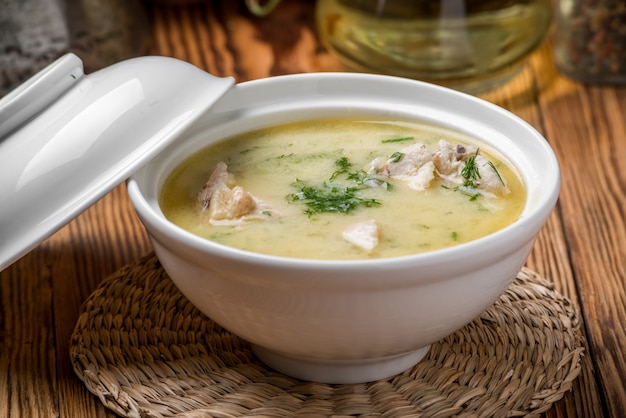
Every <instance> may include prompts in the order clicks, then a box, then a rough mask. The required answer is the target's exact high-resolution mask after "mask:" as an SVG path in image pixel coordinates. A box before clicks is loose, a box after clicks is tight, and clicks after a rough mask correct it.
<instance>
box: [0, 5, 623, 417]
mask: <svg viewBox="0 0 626 418" xmlns="http://www.w3.org/2000/svg"><path fill="white" fill-rule="evenodd" d="M312 12H313V2H312V1H300V0H298V1H294V0H287V1H285V2H284V3H283V4H282V5H281V6H279V8H278V9H276V10H275V12H274V13H273V14H272V15H270V16H269V17H267V18H264V19H259V18H254V17H252V16H251V15H250V14H249V13H247V11H246V9H245V7H244V6H243V4H242V3H240V2H236V1H224V2H205V3H201V4H199V5H190V6H184V7H170V6H167V5H162V4H161V5H159V4H153V5H152V6H151V7H149V9H148V16H149V20H150V23H151V29H150V30H151V33H150V38H151V46H150V51H149V53H151V54H158V55H166V56H172V57H177V58H181V59H183V60H186V61H189V62H191V63H193V64H195V65H197V66H198V67H200V68H203V69H205V70H207V71H209V72H211V73H213V74H215V75H220V76H225V75H232V76H234V77H235V78H236V79H237V81H245V80H251V79H257V78H262V77H269V76H274V75H279V74H289V73H300V72H311V71H330V70H342V67H341V66H340V65H339V64H338V62H337V61H336V59H335V58H334V57H333V56H332V55H330V54H328V53H327V52H326V51H325V50H324V49H323V48H321V47H320V45H319V43H318V39H317V38H316V33H315V28H314V24H313V13H312ZM551 57H552V55H551V46H550V43H549V42H548V43H547V44H546V45H545V46H544V47H542V48H541V49H540V50H539V51H537V52H536V53H535V54H534V55H533V56H532V59H531V61H530V63H529V64H528V65H527V67H526V68H525V69H524V70H523V72H522V73H521V74H520V75H519V76H517V77H516V78H515V79H514V80H513V81H511V82H510V83H508V84H507V85H505V86H503V87H501V88H499V89H497V90H495V91H492V92H489V93H487V94H484V95H482V97H484V98H485V99H487V100H489V101H492V102H494V103H496V104H498V105H500V106H502V107H504V108H506V109H509V110H511V111H512V112H514V113H515V114H517V115H519V116H520V117H522V118H523V119H525V120H526V121H528V122H529V123H531V124H532V125H533V126H535V127H536V128H537V129H538V130H539V131H540V132H542V133H543V134H544V135H545V136H546V138H547V139H548V140H549V142H550V143H551V144H552V146H553V147H554V150H555V151H556V153H557V155H558V157H559V159H560V162H561V164H562V167H561V168H562V173H563V187H562V192H561V197H560V201H559V203H558V205H557V207H556V209H555V210H554V212H553V214H552V215H551V217H550V219H549V221H548V223H547V225H546V226H545V228H544V229H543V231H542V232H541V234H540V236H539V239H538V241H537V243H536V245H535V248H534V250H533V252H532V255H531V257H530V258H529V260H528V267H530V268H531V269H533V270H535V271H536V272H538V273H539V274H541V275H542V276H544V277H545V278H546V279H548V280H550V281H553V282H554V283H555V285H556V288H557V289H558V291H559V292H561V293H562V294H564V295H565V296H567V297H568V298H570V299H571V300H572V302H573V303H574V305H575V306H576V307H577V308H578V309H579V312H580V315H581V318H582V320H583V333H584V335H585V337H586V341H587V345H586V352H585V357H584V360H583V370H582V372H581V375H580V377H579V378H578V379H577V380H576V381H575V384H574V386H573V389H572V391H571V392H569V393H567V395H566V396H565V397H564V398H563V399H562V400H561V401H559V402H558V403H556V404H555V405H554V407H553V408H552V409H551V410H550V411H549V412H548V413H546V414H545V416H547V417H570V418H571V417H601V416H606V417H614V418H621V417H624V416H626V384H625V383H626V227H625V218H626V192H625V189H626V162H625V158H624V155H625V154H624V152H625V151H624V150H625V149H626V117H625V115H626V89H625V88H619V87H611V86H607V87H590V86H584V85H582V84H579V83H576V82H573V81H571V80H569V79H566V78H564V77H563V76H561V75H560V74H558V73H557V72H556V70H555V69H554V67H553V64H552V58H551ZM0 239H1V237H0ZM150 251H151V246H150V243H149V241H148V239H147V236H146V233H145V231H144V229H143V227H142V225H141V223H140V222H139V221H138V219H137V217H136V216H135V214H134V210H133V209H132V207H131V204H130V203H129V200H128V198H127V195H126V190H125V186H124V185H123V184H122V185H120V186H119V187H117V188H116V189H114V190H113V191H112V192H110V193H109V194H107V195H106V196H105V197H104V198H103V199H101V200H100V201H99V202H97V203H96V204H95V205H93V206H92V207H91V208H90V209H88V210H87V211H86V212H84V213H83V214H82V215H80V216H79V217H78V218H76V219H75V220H74V221H72V222H71V223H70V224H69V225H67V226H66V227H64V228H62V229H61V230H60V231H59V232H57V233H56V234H54V235H53V236H52V237H51V238H49V239H48V240H46V241H45V242H44V243H42V244H41V245H40V246H39V247H38V248H36V249H35V250H34V251H32V252H31V253H30V254H28V255H26V256H25V257H23V258H22V259H20V260H19V261H17V262H16V263H14V264H13V265H12V266H10V267H9V268H7V269H5V270H4V271H2V272H1V273H0V276H1V277H0V417H5V416H11V417H14V416H24V417H38V416H41V417H52V416H59V417H81V416H90V417H93V416H113V415H114V414H112V413H111V412H109V411H108V410H106V409H105V408H104V407H103V406H102V404H101V403H100V402H99V401H98V399H97V398H96V397H95V396H93V395H91V394H90V393H89V392H88V391H87V390H86V389H85V387H84V386H83V384H82V382H81V381H80V380H78V378H77V377H76V376H75V375H74V373H73V371H72V368H71V364H70V360H69V355H68V346H69V338H70V335H71V333H72V331H73V328H74V325H75V323H76V319H77V316H78V314H79V311H80V306H81V303H82V302H83V301H84V300H85V299H86V298H87V297H88V296H89V295H90V294H91V292H92V291H93V290H94V289H95V288H96V287H97V286H98V284H99V283H100V282H101V281H102V280H103V279H104V278H106V277H107V276H108V275H109V274H111V273H112V272H114V271H116V270H117V269H118V268H120V267H121V266H123V265H125V264H127V263H129V262H132V261H135V260H137V259H138V258H139V257H140V256H142V255H144V254H146V253H148V252H150Z"/></svg>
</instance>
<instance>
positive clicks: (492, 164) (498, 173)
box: [487, 161, 506, 186]
mask: <svg viewBox="0 0 626 418" xmlns="http://www.w3.org/2000/svg"><path fill="white" fill-rule="evenodd" d="M487 164H488V165H489V167H491V168H492V169H493V171H495V173H496V176H498V180H500V183H501V184H502V185H503V186H506V184H505V183H504V180H503V179H502V176H500V172H499V171H498V169H497V168H496V166H495V164H494V163H492V162H491V161H487Z"/></svg>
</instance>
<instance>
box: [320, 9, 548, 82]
mask: <svg viewBox="0 0 626 418" xmlns="http://www.w3.org/2000/svg"><path fill="white" fill-rule="evenodd" d="M551 17H552V5H551V2H550V1H548V0H422V1H420V0H318V1H317V5H316V22H317V30H318V33H319V35H320V38H321V40H322V42H323V43H324V45H325V46H326V48H328V49H329V50H330V51H332V52H334V53H335V54H336V55H337V56H338V57H339V59H340V60H341V61H342V62H343V63H344V64H345V65H346V66H347V67H349V68H351V69H353V70H357V71H364V72H374V73H382V74H390V75H397V76H402V77H408V78H414V79H419V80H424V81H429V82H434V83H438V84H442V85H446V86H449V87H453V88H456V89H459V90H463V91H467V92H470V93H478V92H481V91H484V90H488V89H490V88H493V87H495V86H497V85H499V84H501V83H503V82H504V81H506V80H508V79H509V78H511V77H513V76H514V75H515V74H516V73H517V72H518V71H519V69H520V68H521V66H522V64H523V63H524V61H525V58H527V57H528V55H529V54H530V53H531V52H532V51H533V50H535V49H536V48H537V46H539V45H540V44H541V42H542V41H543V39H544V38H545V36H546V34H547V32H548V29H549V26H550V23H551Z"/></svg>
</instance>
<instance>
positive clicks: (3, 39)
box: [0, 0, 149, 97]
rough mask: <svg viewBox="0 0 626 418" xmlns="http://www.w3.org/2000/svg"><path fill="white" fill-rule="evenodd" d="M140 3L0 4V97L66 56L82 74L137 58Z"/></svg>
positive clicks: (143, 32)
mask: <svg viewBox="0 0 626 418" xmlns="http://www.w3.org/2000/svg"><path fill="white" fill-rule="evenodd" d="M148 29H149V28H148V21H147V16H146V13H145V10H144V7H143V4H142V3H141V1H140V0H106V1H101V0H0V97H1V96H3V95H5V94H6V93H8V92H9V91H10V90H12V89H13V88H14V87H16V86H17V85H18V84H21V83H22V82H23V81H24V80H26V79H27V78H28V77H30V76H31V75H33V74H34V73H36V72H37V71H39V70H41V69H42V68H44V67H45V66H46V65H48V64H49V63H51V62H52V61H54V60H55V59H56V58H58V57H60V56H61V55H63V54H64V53H66V52H74V53H76V54H77V55H78V56H80V58H81V59H82V61H83V62H84V65H85V70H86V72H91V71H95V70H97V69H100V68H102V67H105V66H107V65H109V64H112V63H114V62H117V61H120V60H123V59H127V58H131V57H134V56H138V55H142V54H144V53H145V52H146V51H147V46H148Z"/></svg>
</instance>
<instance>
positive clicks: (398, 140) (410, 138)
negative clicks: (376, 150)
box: [381, 136, 414, 144]
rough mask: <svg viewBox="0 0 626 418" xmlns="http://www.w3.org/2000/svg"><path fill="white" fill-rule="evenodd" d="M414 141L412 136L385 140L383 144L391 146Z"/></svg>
mask: <svg viewBox="0 0 626 418" xmlns="http://www.w3.org/2000/svg"><path fill="white" fill-rule="evenodd" d="M413 139H414V137H412V136H404V137H401V138H391V139H383V140H382V141H381V142H382V143H383V144H391V143H394V142H406V141H412V140H413Z"/></svg>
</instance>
